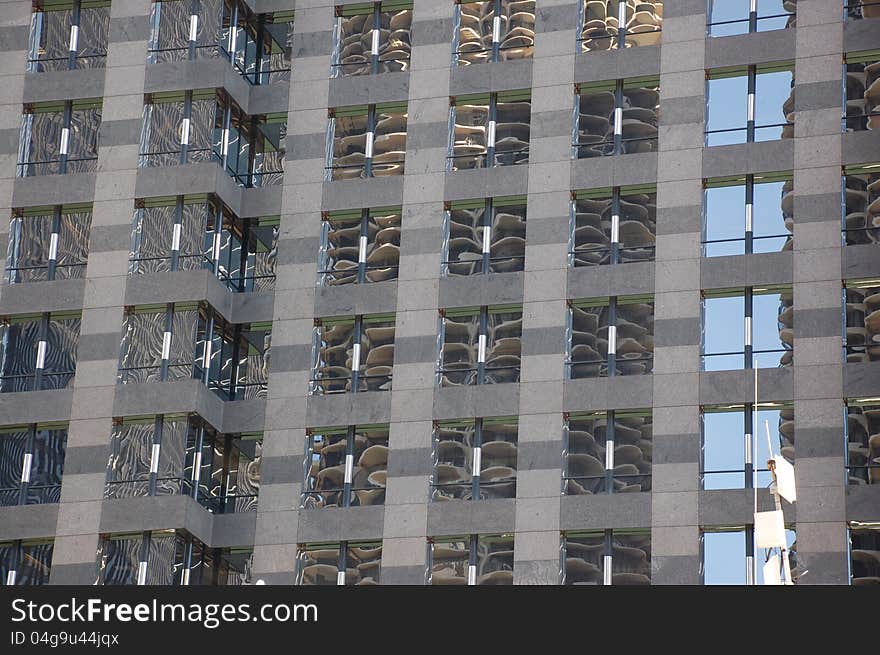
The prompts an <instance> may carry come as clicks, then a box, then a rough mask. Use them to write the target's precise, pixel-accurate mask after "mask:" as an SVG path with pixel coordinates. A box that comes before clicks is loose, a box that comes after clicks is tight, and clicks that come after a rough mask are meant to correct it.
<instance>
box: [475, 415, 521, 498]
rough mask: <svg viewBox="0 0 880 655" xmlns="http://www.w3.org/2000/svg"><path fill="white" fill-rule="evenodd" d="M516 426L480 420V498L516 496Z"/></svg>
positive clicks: (514, 424) (511, 423) (512, 423)
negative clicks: (481, 422)
mask: <svg viewBox="0 0 880 655" xmlns="http://www.w3.org/2000/svg"><path fill="white" fill-rule="evenodd" d="M517 436H518V425H517V423H516V422H515V421H513V422H510V423H494V422H493V423H488V422H486V423H484V424H483V433H482V443H483V445H482V458H481V460H480V462H481V466H480V498H516V455H517Z"/></svg>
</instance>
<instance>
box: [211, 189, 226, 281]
mask: <svg viewBox="0 0 880 655" xmlns="http://www.w3.org/2000/svg"><path fill="white" fill-rule="evenodd" d="M215 244H216V246H215ZM222 245H223V209H222V208H220V206H219V205H218V206H216V207H215V208H214V236H213V238H212V240H211V270H212V271H213V273H214V277H218V276H219V275H220V253H221V248H220V246H222ZM226 283H227V284H229V281H228V280H227V282H226Z"/></svg>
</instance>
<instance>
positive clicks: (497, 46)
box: [452, 0, 537, 68]
mask: <svg viewBox="0 0 880 655" xmlns="http://www.w3.org/2000/svg"><path fill="white" fill-rule="evenodd" d="M477 3H480V4H490V3H491V4H492V47H491V48H485V47H484V48H480V49H477V50H462V49H461V46H462V44H461V25H462V13H461V5H463V4H477ZM454 5H455V11H454V12H453V16H452V20H453V32H452V34H453V37H452V66H453V67H455V68H458V67H460V66H472V65H478V64H479V63H484V64H487V63H500V62H504V61H517V60H520V59H532V58H533V57H534V51H535V33H536V32H535V26H534V24H533V27H532V44H531V45H530V46H528V45H525V46H523V45H519V46H514V47H511V48H502V47H501V43H502V34H501V32H502V29H505V28H502V26H501V15H500V12H501V10H502V8H503V7H502V3H501V0H470V1H468V0H455V1H454ZM525 13H528V12H525ZM532 15H533V16H534V17H535V18H537V7H536V6H535V1H534V0H532ZM505 18H508V19H509V18H510V17H509V16H505ZM514 29H517V28H514ZM525 29H526V30H527V29H528V28H525ZM511 32H512V31H511V30H508V31H507V34H510V33H511ZM484 38H485V35H484ZM481 40H482V39H481ZM516 49H523V50H531V54H528V55H524V56H521V57H515V58H514V59H507V58H506V57H504V58H502V57H501V53H502V52H504V51H506V50H516ZM483 52H485V53H488V57H487V58H486V60H485V61H483V62H472V61H465V63H462V62H463V61H464V60H463V59H462V55H465V54H471V53H483Z"/></svg>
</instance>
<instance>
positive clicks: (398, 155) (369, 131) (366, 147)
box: [325, 103, 407, 181]
mask: <svg viewBox="0 0 880 655" xmlns="http://www.w3.org/2000/svg"><path fill="white" fill-rule="evenodd" d="M406 111H407V110H406V104H405V103H392V104H383V105H365V106H361V107H347V108H344V109H331V110H330V125H329V128H328V130H329V137H330V138H329V140H328V152H327V161H328V164H327V171H326V175H325V179H326V180H327V181H330V180H350V179H357V178H367V177H384V176H388V175H403V171H404V159H405V156H406V120H407V113H406Z"/></svg>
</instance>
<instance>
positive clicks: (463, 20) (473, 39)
mask: <svg viewBox="0 0 880 655" xmlns="http://www.w3.org/2000/svg"><path fill="white" fill-rule="evenodd" d="M494 5H495V3H494V2H493V1H491V0H490V1H489V2H462V3H460V4H459V5H458V10H459V22H460V26H459V30H458V64H459V66H466V65H469V64H480V63H484V62H486V61H489V59H490V57H491V50H492V23H493V19H494Z"/></svg>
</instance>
